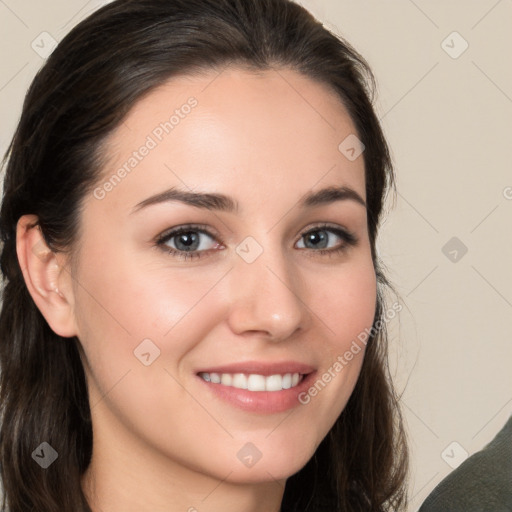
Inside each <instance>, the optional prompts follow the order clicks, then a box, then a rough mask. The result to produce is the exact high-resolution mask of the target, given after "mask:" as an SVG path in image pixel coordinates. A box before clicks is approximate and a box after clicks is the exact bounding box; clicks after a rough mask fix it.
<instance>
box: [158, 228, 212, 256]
mask: <svg viewBox="0 0 512 512" xmlns="http://www.w3.org/2000/svg"><path fill="white" fill-rule="evenodd" d="M208 239H210V241H208ZM157 245H158V246H159V247H161V248H162V249H163V250H164V251H166V252H168V253H170V254H172V255H173V256H175V257H177V258H180V259H190V258H199V257H201V256H203V254H202V253H207V252H208V251H209V250H211V249H217V248H219V247H220V246H221V244H219V243H218V242H216V241H215V237H214V235H212V234H211V233H210V232H209V231H208V230H207V229H205V228H204V227H203V226H193V225H190V226H181V227H179V228H176V229H173V230H171V231H167V232H166V233H164V234H163V235H161V236H160V237H159V238H158V240H157Z"/></svg>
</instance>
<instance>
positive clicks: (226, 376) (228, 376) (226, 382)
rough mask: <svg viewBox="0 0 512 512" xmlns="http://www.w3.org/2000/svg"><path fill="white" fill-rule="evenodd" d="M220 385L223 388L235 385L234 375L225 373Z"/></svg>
mask: <svg viewBox="0 0 512 512" xmlns="http://www.w3.org/2000/svg"><path fill="white" fill-rule="evenodd" d="M220 383H221V384H222V385H223V386H231V384H232V383H233V375H231V374H230V373H223V374H222V377H221V378H220Z"/></svg>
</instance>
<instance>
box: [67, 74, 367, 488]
mask: <svg viewBox="0 0 512 512" xmlns="http://www.w3.org/2000/svg"><path fill="white" fill-rule="evenodd" d="M354 134H355V128H354V125H353V123H352V122H351V120H350V118H349V116H348V114H347V112H346V110H345V109H344V107H343V106H342V104H341V102H340V101H339V100H338V98H337V97H336V96H335V95H334V93H332V92H330V91H329V90H328V89H327V88H326V87H325V86H323V85H319V84H318V83H316V82H313V81H311V80H309V79H307V78H305V77H304V76H302V75H300V74H297V73H296V72H294V71H290V70H279V71H277V70H272V71H265V72H260V73H254V72H249V71H245V70H241V69H235V68H228V69H225V70H224V71H222V72H221V73H220V74H219V72H218V71H209V72H205V73H203V74H201V75H196V76H194V77H180V78H176V79H173V80H172V81H170V82H168V83H167V84H166V85H165V86H162V87H160V88H159V89H157V90H154V91H153V92H151V93H150V94H149V95H147V96H146V97H144V98H143V99H142V100H141V101H140V102H139V103H137V104H136V105H135V107H134V108H133V110H132V111H131V112H130V113H129V115H128V116H127V118H126V119H125V121H124V122H123V123H122V124H121V126H120V127H119V128H118V129H117V130H116V131H115V132H114V133H113V134H112V136H111V137H110V139H109V140H108V141H107V144H106V146H105V148H104V151H105V153H106V155H107V157H108V163H107V165H106V166H105V168H104V170H103V171H102V172H103V175H102V178H101V180H100V181H99V182H98V183H97V187H96V188H95V189H94V191H93V193H91V194H89V195H87V196H86V197H85V200H84V203H83V210H82V217H81V233H80V244H79V249H78V250H79V254H78V263H77V266H76V268H75V269H74V280H73V301H74V304H73V306H74V314H75V318H76V325H77V335H78V337H79V339H80V343H81V344H82V346H83V349H84V355H85V360H84V363H85V369H86V373H87V379H88V384H89V389H90V401H91V409H92V417H93V429H94V436H95V437H94V443H95V445H94V446H95V448H94V449H95V450H100V449H101V450H103V453H108V454H109V456H110V457H111V458H112V459H116V458H117V459H118V460H120V459H122V460H125V462H126V464H130V465H134V467H135V466H137V468H139V469H138V470H140V468H141V467H143V466H145V465H147V466H148V467H150V466H151V467H152V468H153V469H152V470H153V471H155V472H156V471H157V470H168V471H169V470H176V471H178V470H183V469H186V470H188V471H190V470H191V471H194V472H199V473H202V474H203V475H210V476H213V477H215V478H218V479H221V480H222V479H225V478H227V479H228V480H230V481H233V482H247V481H253V482H256V481H265V480H270V479H271V478H274V479H278V480H280V479H285V478H287V477H288V476H290V475H292V474H293V473H295V472H297V471H298V470H299V469H300V468H301V467H303V466H304V465H305V464H306V462H307V461H308V459H309V458H310V457H311V456H312V455H313V453H314V451H315V449H316V448H317V446H318V445H319V443H320V442H321V440H322V439H323V438H324V437H325V435H326V434H327V432H328V431H329V429H330V428H331V427H332V425H333V423H334V422H335V420H336V419H337V417H338V416H339V414H340V413H341V411H342V410H343V408H344V406H345V404H346V403H347V400H348V398H349V396H350V394H351V392H352V390H353V388H354V386H355V383H356V380H357V378H358V374H359V372H360V368H361V364H362V360H363V357H364V346H362V345H361V344H360V343H359V349H360V350H359V351H357V350H355V349H354V343H353V342H354V340H356V341H357V336H358V334H360V333H361V332H363V331H364V330H365V328H370V326H371V325H372V322H373V317H374V311H375V303H376V278H375V272H374V267H373V263H372V258H371V252H370V243H369V238H368V232H367V218H366V209H365V206H364V201H365V199H366V195H365V179H364V162H363V156H360V157H357V158H355V156H357V152H358V150H359V148H358V147H357V146H354V143H353V140H355V139H354ZM347 137H350V138H349V139H348V140H347V141H346V142H344V144H342V146H341V149H339V146H340V143H342V141H344V140H345V139H346V138H347ZM351 142H352V145H350V143H351ZM347 145H348V146H349V147H348V149H347ZM351 147H353V148H354V151H351V149H350V148H351ZM329 187H333V188H336V189H338V190H339V191H340V192H339V193H338V194H335V193H331V194H328V193H325V194H320V191H322V190H323V189H326V188H329ZM195 194H205V195H206V196H195ZM318 194H320V195H318ZM213 196H215V197H213ZM217 196H222V197H221V198H216V197H217ZM192 203H194V204H192ZM235 205H236V206H237V207H235ZM177 228H183V231H184V232H183V233H182V234H181V235H179V234H174V235H173V234H172V233H171V231H172V230H176V229H177ZM174 251H176V252H174ZM185 257H187V259H185ZM351 347H352V349H351ZM347 351H351V353H352V355H353V357H352V358H350V357H347V356H346V355H345V354H346V353H347ZM336 362H338V365H336ZM340 366H341V369H340ZM287 374H288V375H287ZM326 375H327V376H326ZM329 376H330V378H329ZM219 380H221V382H218V381H219ZM208 381H209V382H208ZM297 381H299V382H297ZM315 383H316V387H315ZM244 386H246V387H248V388H249V389H242V388H243V387H244ZM283 388H284V389H283ZM263 389H264V390H265V391H263ZM311 389H313V391H311ZM315 390H316V392H315ZM94 456H95V455H93V457H94ZM155 468H157V469H155Z"/></svg>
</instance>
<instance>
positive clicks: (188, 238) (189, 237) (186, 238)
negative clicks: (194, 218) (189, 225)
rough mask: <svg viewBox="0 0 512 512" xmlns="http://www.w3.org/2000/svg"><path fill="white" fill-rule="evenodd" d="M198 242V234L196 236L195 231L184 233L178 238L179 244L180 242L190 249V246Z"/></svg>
mask: <svg viewBox="0 0 512 512" xmlns="http://www.w3.org/2000/svg"><path fill="white" fill-rule="evenodd" d="M196 242H197V236H195V235H194V234H193V233H182V234H181V235H180V236H179V238H178V246H179V244H182V245H184V246H185V247H186V248H188V249H190V247H191V246H192V245H193V244H195V243H196ZM178 248H179V247H178Z"/></svg>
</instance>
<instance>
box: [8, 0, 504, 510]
mask: <svg viewBox="0 0 512 512" xmlns="http://www.w3.org/2000/svg"><path fill="white" fill-rule="evenodd" d="M102 3H105V2H100V1H94V0H92V1H89V2H87V1H86V0H46V1H43V2H41V1H36V0H0V32H1V34H2V44H1V46H0V57H1V61H0V62H1V77H0V118H1V119H2V123H1V126H0V150H1V151H2V153H3V152H4V150H5V148H6V147H7V144H8V141H9V139H10V137H11V136H12V133H13V130H14V128H15V125H16V122H17V119H18V116H19V114H20V110H21V104H22V101H23V97H24V93H25V91H26V89H27V87H28V85H29V83H30V81H31V79H32V78H33V76H34V74H35V73H36V71H37V69H38V68H39V67H40V66H41V64H42V63H43V62H44V58H43V57H44V52H45V51H46V50H47V49H48V48H49V47H50V46H49V45H50V42H51V37H53V38H54V39H55V40H57V41H58V40H60V39H62V37H63V36H64V35H65V34H66V33H67V32H68V31H69V30H70V29H71V27H72V26H73V25H74V24H76V23H77V22H78V21H79V20H80V19H82V18H83V17H85V16H86V15H87V14H88V13H90V12H91V11H92V10H94V9H95V8H96V7H98V6H99V5H101V4H102ZM301 3H303V5H305V6H306V7H308V8H309V9H310V10H311V11H312V12H313V13H314V14H316V15H317V16H318V17H319V18H320V19H321V20H322V21H323V22H324V23H325V24H326V26H327V27H328V28H330V29H332V30H334V31H335V32H337V33H338V34H341V35H342V36H344V37H346V38H347V39H348V40H349V41H350V42H351V43H352V44H353V45H354V46H355V47H356V49H358V50H359V51H360V52H361V53H362V54H363V55H364V56H365V57H366V59H367V60H368V61H369V63H370V65H371V66H372V68H373V70H374V72H375V74H376V76H377V80H378V86H379V92H380V95H379V98H378V105H377V106H378V111H379V113H380V117H381V119H382V122H383V126H384V129H385V131H386V134H387V137H388V140H389V142H390V145H391V147H392V150H393V157H394V161H395V165H396V171H397V176H398V195H397V198H396V199H397V200H396V204H395V205H394V209H393V210H392V213H391V214H390V215H389V217H388V219H387V220H386V222H385V225H384V228H383V231H382V233H381V237H380V242H379V250H380V253H381V255H382V257H383V259H384V261H385V262H386V264H387V266H388V267H389V273H390V276H391V278H392V281H393V283H394V284H395V286H396V288H397V290H398V291H399V293H400V295H401V301H402V303H403V305H404V310H403V312H402V314H401V318H400V325H398V324H394V325H393V329H392V332H393V349H394V350H393V354H392V365H393V369H394V373H396V376H397V377H396V378H397V383H398V387H399V390H400V391H403V402H404V410H405V416H406V420H407V426H408V431H409V436H410V439H411V448H412V474H411V477H412V485H411V498H412V501H411V507H410V510H411V511H415V510H417V508H418V507H419V505H420V504H421V502H422V500H423V499H424V498H425V497H426V496H427V494H428V493H429V492H430V491H431V490H432V489H433V488H434V486H435V485H436V484H437V483H438V482H439V481H440V480H441V479H442V478H443V477H444V476H446V475H447V474H448V473H449V472H450V471H451V470H452V467H453V466H455V465H456V464H457V463H459V462H461V461H462V460H463V459H464V457H465V456H466V453H468V454H472V453H474V452H475V451H477V450H479V449H481V448H482V447H483V446H484V445H485V444H486V443H487V442H489V441H490V440H491V439H492V438H493V437H494V435H495V434H496V433H497V432H498V431H499V430H500V429H501V427H502V426H503V425H504V423H505V422H506V420H507V418H508V417H509V415H510V414H511V413H512V371H511V369H512V364H511V363H512V348H511V342H512V337H511V335H510V330H511V327H512V236H511V224H512V223H511V220H512V167H511V160H512V158H511V146H512V144H511V143H512V67H511V65H510V54H511V51H512V31H511V30H510V27H511V21H512V2H511V1H510V0H499V1H496V0H481V1H472V2H468V1H466V0H457V1H446V0H436V1H432V0H431V1H427V0H414V1H413V0H388V1H386V2H382V1H377V0H373V1H361V0H357V1H356V0H303V1H302V2H301ZM43 32H47V33H48V34H50V35H48V34H42V35H41V33H43ZM453 32H457V33H458V34H453ZM443 41H444V42H443ZM466 44H467V45H468V47H467V49H466V50H465V51H464V52H462V50H464V48H465V46H466ZM32 45H33V46H34V47H35V48H37V51H36V50H35V49H33V48H32ZM41 54H43V55H42V56H41ZM452 237H456V238H457V240H455V242H452V243H454V244H455V245H453V246H448V248H446V249H445V250H444V252H443V247H444V246H445V244H446V243H447V242H448V241H449V240H450V239H452ZM461 244H464V245H465V246H466V247H467V253H465V254H462V251H461V247H462V245H461ZM453 251H456V252H453ZM445 253H446V255H445ZM454 258H456V260H455V261H452V260H453V259H454ZM453 442H456V443H457V444H454V445H453V444H452V443H453Z"/></svg>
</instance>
